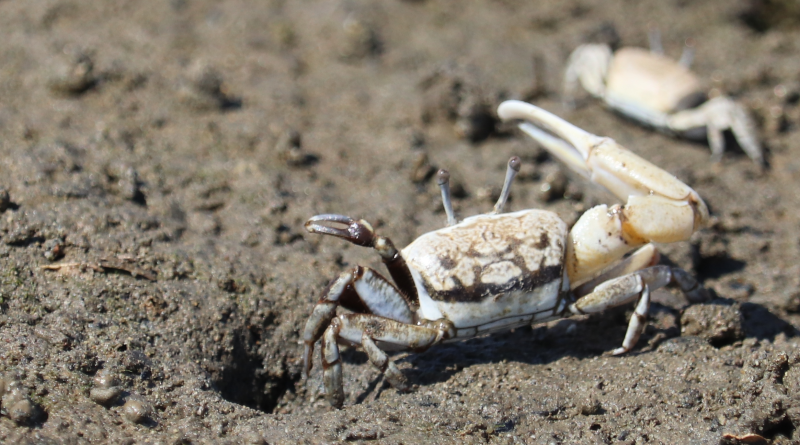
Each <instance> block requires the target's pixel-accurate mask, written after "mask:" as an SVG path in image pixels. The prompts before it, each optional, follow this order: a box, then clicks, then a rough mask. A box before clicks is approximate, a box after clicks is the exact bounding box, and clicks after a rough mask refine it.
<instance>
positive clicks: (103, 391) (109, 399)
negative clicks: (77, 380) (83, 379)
mask: <svg viewBox="0 0 800 445" xmlns="http://www.w3.org/2000/svg"><path fill="white" fill-rule="evenodd" d="M121 394H122V390H121V389H120V388H119V387H118V386H112V387H110V388H92V390H91V391H89V398H91V399H92V401H93V402H95V403H97V404H98V405H103V406H110V405H113V404H114V402H116V401H117V400H118V399H119V396H120V395H121Z"/></svg>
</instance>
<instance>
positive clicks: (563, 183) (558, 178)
mask: <svg viewBox="0 0 800 445" xmlns="http://www.w3.org/2000/svg"><path fill="white" fill-rule="evenodd" d="M567 183H568V181H567V176H566V175H565V174H564V172H562V171H561V170H556V171H554V172H552V173H550V174H548V175H547V177H546V178H545V180H544V184H542V186H541V188H540V189H539V196H540V197H541V199H542V200H543V201H545V202H551V201H555V200H557V199H561V198H563V197H564V193H565V192H566V191H567Z"/></svg>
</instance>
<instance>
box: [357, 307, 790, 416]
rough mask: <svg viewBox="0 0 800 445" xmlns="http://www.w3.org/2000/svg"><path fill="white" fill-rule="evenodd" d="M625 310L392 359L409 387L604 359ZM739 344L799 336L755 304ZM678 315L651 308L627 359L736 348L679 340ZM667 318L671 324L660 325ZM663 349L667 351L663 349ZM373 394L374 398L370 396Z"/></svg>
mask: <svg viewBox="0 0 800 445" xmlns="http://www.w3.org/2000/svg"><path fill="white" fill-rule="evenodd" d="M697 304H702V305H724V306H727V305H734V304H736V302H735V301H733V300H730V299H725V298H716V299H714V300H712V301H709V302H706V303H697ZM630 311H631V308H625V307H621V308H615V309H611V310H608V311H606V312H604V313H601V314H595V315H592V316H588V317H582V318H567V319H563V320H559V321H556V322H552V323H549V324H546V325H534V326H527V327H523V328H517V329H513V330H511V331H508V332H503V333H497V334H493V335H487V336H484V337H476V338H472V339H468V340H464V341H460V342H453V343H445V344H441V345H437V346H434V347H433V348H431V349H429V350H427V351H424V352H421V353H410V354H406V355H403V354H398V355H396V356H394V357H393V358H392V359H393V360H395V361H396V362H397V363H398V364H407V365H410V366H402V365H401V368H402V370H403V373H404V374H405V375H406V377H407V378H408V379H409V382H410V383H412V385H418V386H420V387H424V386H428V385H432V384H436V383H441V382H445V381H447V380H449V379H450V378H451V377H452V376H453V375H455V374H457V373H459V372H461V371H462V370H463V369H465V368H468V367H470V366H473V365H480V364H492V363H501V362H517V363H524V364H528V365H547V364H550V363H553V362H556V361H558V360H560V359H562V358H564V357H573V358H577V359H586V358H593V357H599V356H607V355H609V354H610V351H612V350H614V349H615V348H617V347H619V345H621V344H622V340H623V338H624V336H625V330H626V328H627V324H628V319H629V317H630ZM740 311H741V314H742V320H741V323H742V332H743V338H755V339H757V340H760V341H762V340H768V341H774V340H775V337H776V336H778V335H779V334H781V333H783V334H785V335H786V336H789V337H792V336H796V335H798V334H800V332H799V331H798V329H797V328H795V327H794V326H793V325H792V324H791V323H789V322H787V321H786V320H783V319H782V318H780V317H778V316H777V315H775V314H773V313H772V312H770V311H769V310H768V309H767V308H766V307H764V306H762V305H759V304H756V303H749V302H747V303H742V304H740ZM681 312H682V311H681V310H680V309H676V308H674V307H671V306H669V305H663V304H659V303H652V304H651V307H650V318H651V323H649V324H648V327H647V329H646V330H645V332H644V333H643V334H642V337H641V338H640V339H639V342H638V344H637V346H636V347H635V348H634V350H633V351H632V352H630V353H629V354H630V355H641V356H643V357H646V356H647V355H650V354H653V352H655V350H657V349H658V348H659V347H660V346H661V345H665V346H667V345H669V344H672V343H675V342H677V343H681V344H682V343H686V342H688V343H692V344H693V343H695V342H698V343H706V344H710V345H711V346H712V347H714V348H721V347H724V346H727V345H731V344H734V343H736V342H737V341H740V340H742V338H731V339H727V340H725V341H709V340H707V339H704V338H699V337H694V336H681V332H680V317H681ZM669 318H673V319H674V323H661V322H658V321H660V320H664V319H669ZM668 347H669V346H668ZM343 358H344V361H345V362H348V363H351V364H357V363H358V364H362V363H367V362H368V360H367V357H366V354H364V353H363V352H361V351H360V350H356V349H351V350H349V351H347V353H345V354H344V357H343ZM387 388H389V384H388V382H386V381H385V379H384V378H383V377H382V376H381V375H378V376H377V377H376V378H375V379H373V380H372V381H371V382H370V384H369V385H368V387H367V388H366V389H365V391H364V392H363V393H362V394H360V395H359V396H358V397H357V403H363V402H364V401H366V400H367V399H370V398H373V397H379V396H380V392H382V391H383V390H384V389H387ZM376 391H377V393H378V394H375V392H376Z"/></svg>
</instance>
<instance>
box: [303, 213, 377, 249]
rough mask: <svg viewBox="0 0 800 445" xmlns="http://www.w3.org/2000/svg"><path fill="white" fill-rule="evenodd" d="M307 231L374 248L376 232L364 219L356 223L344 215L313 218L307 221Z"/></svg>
mask: <svg viewBox="0 0 800 445" xmlns="http://www.w3.org/2000/svg"><path fill="white" fill-rule="evenodd" d="M306 230H308V231H309V232H311V233H320V234H322V235H333V236H336V237H339V238H342V239H345V240H347V241H350V242H351V243H353V244H356V245H358V246H364V247H373V243H374V241H375V232H374V230H373V229H372V226H371V225H370V224H369V223H368V222H366V221H364V220H363V219H361V220H358V221H356V220H354V219H353V218H350V217H349V216H344V215H334V214H324V215H316V216H312V217H311V218H309V219H308V221H306Z"/></svg>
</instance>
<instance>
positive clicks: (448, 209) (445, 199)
mask: <svg viewBox="0 0 800 445" xmlns="http://www.w3.org/2000/svg"><path fill="white" fill-rule="evenodd" d="M436 182H438V183H439V188H441V189H442V204H444V212H445V213H446V214H447V225H448V226H453V225H455V224H456V223H457V222H458V221H456V214H455V212H453V202H452V201H451V200H450V172H449V171H447V170H445V169H441V170H439V172H438V173H436Z"/></svg>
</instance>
